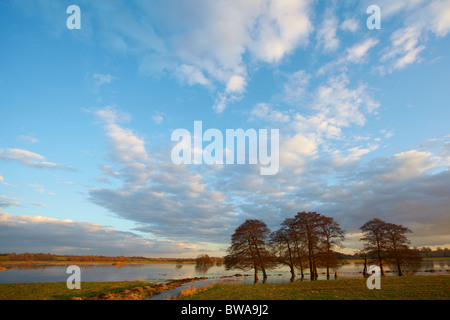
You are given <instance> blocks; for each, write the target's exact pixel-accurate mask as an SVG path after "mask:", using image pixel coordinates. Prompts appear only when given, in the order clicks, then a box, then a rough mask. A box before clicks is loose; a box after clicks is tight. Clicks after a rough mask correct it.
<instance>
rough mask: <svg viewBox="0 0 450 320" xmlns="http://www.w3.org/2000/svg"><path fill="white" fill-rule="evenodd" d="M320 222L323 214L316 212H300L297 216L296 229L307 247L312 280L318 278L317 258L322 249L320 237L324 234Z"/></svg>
mask: <svg viewBox="0 0 450 320" xmlns="http://www.w3.org/2000/svg"><path fill="white" fill-rule="evenodd" d="M320 224H321V215H320V214H318V213H316V212H299V213H297V215H296V216H295V225H296V229H297V230H298V232H299V234H300V236H301V237H302V240H303V241H304V242H305V245H306V248H307V254H308V264H309V271H310V279H311V280H317V278H318V272H317V262H318V261H317V258H318V253H319V251H320V239H321V238H322V236H323V231H322V229H321V228H320Z"/></svg>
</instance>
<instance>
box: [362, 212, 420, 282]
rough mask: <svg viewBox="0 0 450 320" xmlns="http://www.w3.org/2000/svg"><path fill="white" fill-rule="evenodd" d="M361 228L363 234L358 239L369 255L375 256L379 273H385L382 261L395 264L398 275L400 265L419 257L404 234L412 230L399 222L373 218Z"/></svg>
mask: <svg viewBox="0 0 450 320" xmlns="http://www.w3.org/2000/svg"><path fill="white" fill-rule="evenodd" d="M361 230H362V231H363V232H364V236H363V237H362V238H361V239H360V240H362V241H364V242H365V246H364V249H365V251H366V252H367V253H368V255H369V256H372V257H375V258H376V260H377V261H378V264H379V266H380V270H381V275H383V276H384V275H385V272H384V269H383V265H384V263H389V264H393V265H395V266H396V268H397V271H398V275H399V276H401V275H403V271H402V267H403V266H404V265H405V264H408V263H412V262H417V261H419V260H420V259H421V258H420V256H419V255H418V254H417V253H416V252H415V251H414V250H412V249H411V248H409V244H410V241H409V240H408V238H407V236H406V234H407V233H411V232H412V231H411V230H410V229H409V228H407V227H404V226H402V225H399V224H394V223H388V222H386V221H383V220H381V219H378V218H375V219H372V220H370V221H368V222H366V223H365V224H364V225H363V226H362V227H361Z"/></svg>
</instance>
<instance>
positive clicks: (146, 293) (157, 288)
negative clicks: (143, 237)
mask: <svg viewBox="0 0 450 320" xmlns="http://www.w3.org/2000/svg"><path fill="white" fill-rule="evenodd" d="M206 279H208V278H207V277H201V278H197V277H196V278H186V279H180V280H173V281H170V282H168V283H159V284H153V285H147V286H146V285H142V286H139V287H136V288H132V289H126V290H122V291H117V292H106V293H102V294H99V295H96V296H92V297H88V298H81V297H72V298H70V299H69V300H143V299H148V298H151V297H153V296H154V295H157V294H160V293H162V292H163V291H166V290H170V289H175V288H177V287H180V286H182V285H184V284H186V283H189V282H194V281H200V280H206Z"/></svg>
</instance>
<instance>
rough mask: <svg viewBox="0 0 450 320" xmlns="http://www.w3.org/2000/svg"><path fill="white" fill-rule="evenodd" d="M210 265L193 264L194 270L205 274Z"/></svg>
mask: <svg viewBox="0 0 450 320" xmlns="http://www.w3.org/2000/svg"><path fill="white" fill-rule="evenodd" d="M211 267H212V265H211V264H197V265H196V266H195V272H197V273H201V274H205V273H207V272H208V270H209V269H210V268H211Z"/></svg>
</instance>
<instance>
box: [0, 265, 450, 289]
mask: <svg viewBox="0 0 450 320" xmlns="http://www.w3.org/2000/svg"><path fill="white" fill-rule="evenodd" d="M77 265H78V266H79V267H80V268H81V282H107V281H135V280H141V281H148V282H164V281H169V280H172V279H185V278H194V277H208V278H209V279H211V280H215V281H218V282H219V281H221V279H222V277H226V279H229V280H232V279H235V280H239V281H242V282H245V283H252V282H253V271H247V272H242V271H239V270H225V267H224V266H210V267H206V268H199V267H197V266H196V265H194V264H183V265H175V264H124V265H123V266H121V267H120V266H114V265H112V264H83V263H79V264H77ZM67 267H68V265H56V266H55V265H54V264H40V265H33V266H31V267H23V268H22V267H21V268H16V267H15V268H12V269H6V270H3V271H0V283H33V282H66V281H67V278H68V277H69V276H70V274H67V273H66V270H67ZM362 269H363V264H362V263H358V262H350V263H348V264H345V265H343V266H341V267H340V268H338V269H336V270H335V269H333V270H331V271H330V273H331V279H334V274H335V271H337V275H338V278H359V277H362ZM410 269H411V268H410ZM414 269H415V271H412V269H411V271H407V274H417V275H443V274H444V275H450V260H437V259H436V260H424V261H422V263H421V265H420V266H415V267H414ZM296 271H297V274H299V273H300V272H299V271H298V270H296ZM385 271H386V275H387V276H396V275H397V273H396V272H395V270H392V269H389V267H385ZM318 272H319V280H324V279H326V273H325V272H326V270H323V269H319V270H318ZM267 274H268V279H267V282H288V281H289V279H290V277H291V274H290V272H289V268H288V267H280V268H278V269H274V270H270V271H268V272H267ZM259 279H260V281H262V274H261V272H260V273H259ZM300 279H301V278H300V275H297V277H296V279H295V280H300ZM308 279H309V274H308V273H307V270H305V278H304V280H308Z"/></svg>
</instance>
